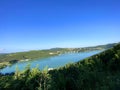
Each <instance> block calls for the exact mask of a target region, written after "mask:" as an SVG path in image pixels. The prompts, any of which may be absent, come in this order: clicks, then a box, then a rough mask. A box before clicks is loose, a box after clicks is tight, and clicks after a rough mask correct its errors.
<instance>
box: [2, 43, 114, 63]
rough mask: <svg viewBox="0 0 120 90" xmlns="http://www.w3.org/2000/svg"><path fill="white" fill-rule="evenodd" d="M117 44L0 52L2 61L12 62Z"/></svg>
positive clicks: (109, 46) (107, 47)
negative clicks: (8, 52)
mask: <svg viewBox="0 0 120 90" xmlns="http://www.w3.org/2000/svg"><path fill="white" fill-rule="evenodd" d="M115 45H116V43H113V44H107V45H99V46H94V47H84V48H52V49H48V50H33V51H27V52H17V53H10V54H0V63H5V64H6V63H7V64H9V63H10V64H12V63H16V62H18V61H25V60H33V59H37V58H46V57H50V56H55V55H58V54H63V53H66V52H77V53H79V52H84V51H91V50H101V49H109V48H111V47H113V46H115Z"/></svg>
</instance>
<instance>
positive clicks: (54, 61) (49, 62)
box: [0, 50, 103, 74]
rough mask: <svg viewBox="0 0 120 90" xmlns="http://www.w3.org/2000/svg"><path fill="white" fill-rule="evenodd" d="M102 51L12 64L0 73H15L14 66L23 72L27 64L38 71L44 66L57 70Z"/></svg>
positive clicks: (69, 54) (62, 55)
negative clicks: (37, 68) (37, 67)
mask: <svg viewBox="0 0 120 90" xmlns="http://www.w3.org/2000/svg"><path fill="white" fill-rule="evenodd" d="M102 51H103V50H95V51H88V52H80V53H66V54H61V55H58V56H53V57H49V58H43V59H35V60H31V61H24V62H18V63H16V64H13V65H11V66H7V67H5V68H3V69H2V70H0V72H1V73H3V74H5V73H12V72H15V71H16V66H17V67H18V68H19V70H24V68H25V67H26V66H27V65H28V64H30V65H31V67H30V68H34V67H36V65H38V66H39V69H41V70H42V69H44V68H45V67H46V66H47V67H48V68H59V67H62V66H64V65H66V64H68V63H74V62H78V61H80V60H83V59H85V58H87V57H90V56H92V55H95V54H98V53H100V52H102Z"/></svg>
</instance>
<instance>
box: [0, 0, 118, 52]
mask: <svg viewBox="0 0 120 90" xmlns="http://www.w3.org/2000/svg"><path fill="white" fill-rule="evenodd" d="M119 41H120V1H119V0H0V43H1V44H0V53H5V52H17V51H24V50H34V49H35V50H36V49H48V48H54V47H87V46H95V45H101V44H108V43H117V42H119Z"/></svg>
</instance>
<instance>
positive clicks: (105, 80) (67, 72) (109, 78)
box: [50, 44, 120, 90]
mask: <svg viewBox="0 0 120 90" xmlns="http://www.w3.org/2000/svg"><path fill="white" fill-rule="evenodd" d="M50 74H51V76H52V77H51V78H52V80H53V83H52V85H51V86H53V87H54V90H120V44H118V45H116V46H115V47H113V48H111V49H109V50H107V51H104V52H102V53H100V54H97V55H94V56H92V57H90V58H87V59H84V60H83V61H79V62H77V63H75V64H68V65H66V66H65V67H62V68H60V69H58V70H53V71H50Z"/></svg>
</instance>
